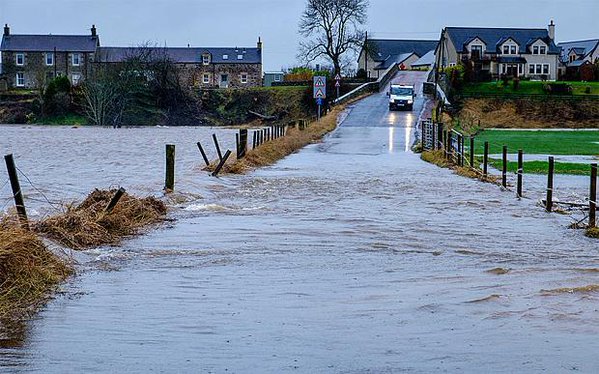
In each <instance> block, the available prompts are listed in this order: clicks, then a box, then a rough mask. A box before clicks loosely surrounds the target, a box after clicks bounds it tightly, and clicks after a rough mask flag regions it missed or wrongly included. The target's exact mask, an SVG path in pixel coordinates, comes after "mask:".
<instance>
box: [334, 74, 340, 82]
mask: <svg viewBox="0 0 599 374" xmlns="http://www.w3.org/2000/svg"><path fill="white" fill-rule="evenodd" d="M335 80H336V81H337V82H339V81H340V80H341V74H337V75H336V76H335Z"/></svg>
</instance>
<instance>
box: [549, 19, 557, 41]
mask: <svg viewBox="0 0 599 374" xmlns="http://www.w3.org/2000/svg"><path fill="white" fill-rule="evenodd" d="M547 31H549V37H550V38H551V39H552V40H555V23H554V22H553V20H551V22H550V23H549V27H548V28H547Z"/></svg>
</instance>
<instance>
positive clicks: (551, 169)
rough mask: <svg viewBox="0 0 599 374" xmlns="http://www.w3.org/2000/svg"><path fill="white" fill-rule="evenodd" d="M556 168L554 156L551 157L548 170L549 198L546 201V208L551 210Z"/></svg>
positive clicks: (548, 210)
mask: <svg viewBox="0 0 599 374" xmlns="http://www.w3.org/2000/svg"><path fill="white" fill-rule="evenodd" d="M554 170H555V160H554V158H553V156H550V157H549V170H548V171H547V200H546V202H545V210H546V211H547V212H551V211H552V210H553V172H554Z"/></svg>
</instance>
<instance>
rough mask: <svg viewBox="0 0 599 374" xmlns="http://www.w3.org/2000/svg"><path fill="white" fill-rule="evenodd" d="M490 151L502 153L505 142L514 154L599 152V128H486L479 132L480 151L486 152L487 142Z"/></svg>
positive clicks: (583, 153)
mask: <svg viewBox="0 0 599 374" xmlns="http://www.w3.org/2000/svg"><path fill="white" fill-rule="evenodd" d="M485 141H488V142H489V153H491V154H500V153H501V152H502V148H503V145H506V146H507V147H508V151H509V152H510V153H516V152H517V150H518V149H522V150H523V151H524V154H541V155H577V156H592V155H599V131H597V130H588V131H559V130H557V131H538V130H484V131H482V132H480V133H479V134H477V135H476V143H475V148H476V153H477V154H482V153H483V148H484V142H485Z"/></svg>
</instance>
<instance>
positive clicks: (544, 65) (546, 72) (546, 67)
mask: <svg viewBox="0 0 599 374" xmlns="http://www.w3.org/2000/svg"><path fill="white" fill-rule="evenodd" d="M543 74H549V64H543Z"/></svg>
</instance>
